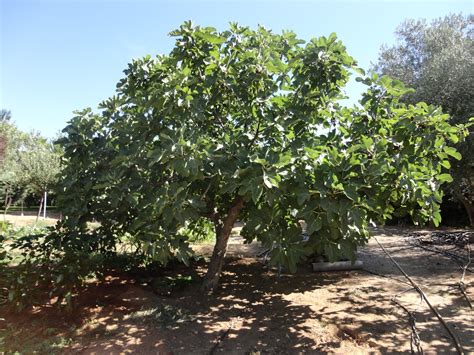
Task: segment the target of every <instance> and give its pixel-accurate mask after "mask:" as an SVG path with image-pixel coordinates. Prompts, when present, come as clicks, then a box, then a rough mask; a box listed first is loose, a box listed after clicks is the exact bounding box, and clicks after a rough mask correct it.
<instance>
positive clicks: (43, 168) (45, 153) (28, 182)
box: [0, 116, 61, 213]
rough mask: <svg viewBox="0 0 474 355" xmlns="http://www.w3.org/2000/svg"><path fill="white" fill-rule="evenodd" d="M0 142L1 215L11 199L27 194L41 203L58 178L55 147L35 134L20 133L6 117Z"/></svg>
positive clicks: (57, 159)
mask: <svg viewBox="0 0 474 355" xmlns="http://www.w3.org/2000/svg"><path fill="white" fill-rule="evenodd" d="M10 117H11V116H10ZM2 137H3V139H2ZM1 142H3V150H2V151H1V153H2V154H1V160H0V168H1V169H0V186H1V188H2V193H1V194H0V198H2V200H3V204H4V212H5V213H6V212H7V210H8V207H9V206H10V205H11V204H12V203H13V202H15V201H14V200H15V197H16V199H17V200H22V199H23V198H24V196H25V195H26V194H28V193H33V194H35V195H36V196H37V197H38V200H40V199H41V201H43V199H42V198H43V196H44V193H45V192H48V191H50V190H51V188H52V187H53V186H54V185H55V184H56V182H57V179H58V173H59V164H60V156H61V152H60V150H58V149H59V147H58V146H56V145H54V144H52V143H50V142H48V140H46V139H45V138H43V137H41V136H40V135H39V134H38V133H25V132H21V131H20V130H19V129H18V128H17V127H16V126H15V125H14V124H13V123H12V122H11V121H10V118H9V119H5V120H3V121H0V144H1ZM0 148H1V147H0ZM40 206H41V203H40Z"/></svg>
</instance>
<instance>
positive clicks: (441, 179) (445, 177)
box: [437, 174, 453, 182]
mask: <svg viewBox="0 0 474 355" xmlns="http://www.w3.org/2000/svg"><path fill="white" fill-rule="evenodd" d="M437 180H438V181H439V182H453V177H452V176H451V175H450V174H440V175H438V176H437Z"/></svg>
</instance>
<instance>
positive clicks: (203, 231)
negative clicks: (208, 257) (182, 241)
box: [179, 218, 216, 243]
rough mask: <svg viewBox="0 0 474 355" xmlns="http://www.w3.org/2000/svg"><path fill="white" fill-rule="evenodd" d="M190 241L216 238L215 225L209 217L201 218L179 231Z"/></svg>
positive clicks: (196, 241) (207, 240)
mask: <svg viewBox="0 0 474 355" xmlns="http://www.w3.org/2000/svg"><path fill="white" fill-rule="evenodd" d="M179 234H180V235H183V236H185V237H186V238H187V239H188V240H189V242H190V243H202V242H212V241H214V240H215V238H216V233H215V231H214V225H213V224H212V222H210V221H209V220H208V219H205V218H200V219H198V220H197V221H194V222H192V223H190V224H189V225H188V226H186V227H185V228H182V229H181V230H180V231H179Z"/></svg>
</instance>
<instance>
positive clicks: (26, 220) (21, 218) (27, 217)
mask: <svg viewBox="0 0 474 355" xmlns="http://www.w3.org/2000/svg"><path fill="white" fill-rule="evenodd" d="M37 213H38V212H31V211H25V212H24V213H23V215H21V212H16V211H15V212H10V213H7V214H6V215H2V216H0V221H7V222H9V223H11V224H13V225H14V226H15V227H24V226H31V225H35V224H39V225H46V226H53V225H55V224H56V222H57V220H58V218H59V214H58V213H57V212H47V213H46V218H43V215H41V216H40V217H39V218H38V220H36V217H37Z"/></svg>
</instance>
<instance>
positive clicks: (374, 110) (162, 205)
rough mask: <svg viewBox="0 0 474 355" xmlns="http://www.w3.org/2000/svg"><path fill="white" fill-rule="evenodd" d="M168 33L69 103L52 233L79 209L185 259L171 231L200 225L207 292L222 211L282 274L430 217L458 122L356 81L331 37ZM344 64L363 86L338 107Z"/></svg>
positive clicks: (160, 257) (243, 30)
mask: <svg viewBox="0 0 474 355" xmlns="http://www.w3.org/2000/svg"><path fill="white" fill-rule="evenodd" d="M171 35H172V36H174V37H176V44H175V46H174V48H173V50H172V51H171V53H170V54H169V55H159V56H156V57H155V58H152V57H150V56H146V57H144V58H141V59H137V60H134V61H133V62H132V63H131V64H129V66H128V68H127V69H126V70H125V77H124V78H123V79H122V80H121V81H120V82H119V83H118V85H117V93H116V95H115V96H113V97H111V98H110V99H108V100H106V101H104V102H103V103H102V104H101V105H100V108H101V112H100V113H99V114H96V113H93V112H92V110H90V109H86V110H84V111H80V112H78V114H77V116H76V117H75V118H74V119H72V120H71V122H70V124H69V126H67V127H66V128H65V130H64V131H63V132H64V133H65V136H64V138H63V139H62V140H61V144H62V147H63V149H64V152H65V162H66V164H65V166H64V170H63V180H62V187H61V191H60V197H59V204H60V205H61V208H62V210H63V212H64V217H65V220H64V224H63V227H64V228H65V229H66V230H70V231H73V230H76V231H77V230H79V231H80V230H83V231H84V230H85V229H86V222H87V221H88V220H91V219H95V220H97V221H99V222H100V223H101V224H102V227H101V233H104V234H110V235H112V234H114V235H120V234H121V233H125V232H127V233H129V234H131V235H134V236H135V237H136V238H137V239H139V240H141V242H142V245H143V248H144V250H145V251H146V252H148V253H150V255H152V256H153V257H154V258H155V259H156V260H157V261H159V262H161V263H166V262H167V261H168V260H169V259H170V258H171V257H176V258H178V259H180V260H182V261H183V262H187V257H188V252H189V246H188V242H187V240H186V237H185V235H184V234H183V233H182V230H183V228H192V227H193V225H196V224H199V223H200V221H203V220H205V221H208V223H212V224H213V226H214V230H215V235H216V242H215V247H214V251H213V254H212V257H211V260H210V264H209V267H208V271H207V274H206V276H205V279H204V283H203V288H204V289H205V290H213V289H215V288H216V286H217V285H218V280H219V275H220V272H221V269H222V265H223V260H224V256H225V253H226V248H227V243H228V240H229V236H230V234H231V230H232V228H233V225H234V223H235V222H236V221H237V220H239V221H241V222H243V223H244V227H243V230H242V235H243V236H244V238H245V239H246V241H247V242H250V241H252V240H255V239H257V240H258V241H260V242H261V243H263V245H265V246H267V247H268V248H269V249H270V250H271V260H270V261H271V263H273V264H275V265H283V266H285V267H286V268H287V269H288V270H289V271H295V269H296V263H297V262H298V260H301V259H302V258H304V257H305V256H306V255H308V254H310V253H314V252H317V253H321V254H325V255H326V256H328V258H329V259H330V260H335V259H337V258H338V257H340V256H347V257H349V258H352V259H353V258H354V252H355V250H356V248H357V246H359V245H362V244H364V243H365V242H366V241H367V240H368V237H369V234H368V225H369V223H370V222H377V221H382V222H383V221H384V220H385V219H386V218H388V217H390V216H391V214H392V213H393V211H394V210H395V209H397V208H406V209H408V212H409V213H411V214H412V215H413V218H414V219H415V220H416V221H418V222H420V223H421V222H423V221H426V220H429V219H432V220H433V221H434V223H435V224H437V223H439V221H440V214H439V203H440V202H441V199H442V193H441V192H440V190H439V187H440V185H441V184H442V183H444V182H446V181H450V180H451V177H450V175H449V174H447V173H445V172H444V170H446V167H447V159H448V157H449V156H453V157H455V158H459V154H458V153H457V151H456V150H455V149H454V148H452V147H451V146H450V145H449V144H450V141H453V140H455V139H460V138H462V137H463V136H464V134H465V129H464V128H463V127H453V126H451V125H450V124H449V123H448V119H449V117H448V116H447V115H444V114H442V112H441V111H440V110H439V109H438V108H436V107H432V106H428V105H426V104H424V103H421V104H417V105H414V106H406V105H404V104H402V103H400V102H399V97H400V96H401V95H403V94H405V93H406V92H407V91H408V90H407V89H406V88H405V87H404V86H403V85H402V84H401V83H400V82H396V81H393V80H391V79H390V78H388V77H381V78H379V77H378V76H377V75H375V74H374V75H368V76H365V74H364V73H363V71H362V70H360V69H358V68H357V66H356V62H355V61H354V59H353V58H351V57H350V56H349V55H348V54H347V53H346V49H345V47H344V46H343V44H342V43H341V42H340V41H339V40H337V38H336V35H334V34H331V35H330V36H329V37H327V38H326V37H321V38H315V39H312V40H310V41H309V42H307V43H305V42H304V41H302V40H300V39H298V38H297V37H296V35H295V34H294V33H293V32H283V33H282V34H274V33H273V32H271V31H270V30H267V29H265V28H263V27H259V28H257V29H256V30H252V29H250V28H247V27H239V26H238V25H236V24H231V25H230V29H229V30H227V31H224V32H218V31H216V30H215V29H214V28H210V27H206V28H202V27H194V26H193V25H192V24H191V23H189V22H187V23H184V24H183V25H182V26H181V27H180V29H178V30H176V31H173V32H172V33H171ZM351 70H356V71H358V72H359V73H361V74H362V77H361V78H359V80H361V81H363V82H364V83H365V84H366V85H367V86H368V87H367V91H366V93H365V94H364V95H363V97H362V99H361V103H360V105H359V106H357V107H353V108H347V107H342V106H340V105H339V103H338V100H339V99H341V98H342V97H343V96H344V95H343V88H344V85H345V84H346V83H347V81H348V78H349V74H350V71H351ZM414 204H416V207H414ZM302 221H305V222H306V226H307V227H306V231H305V232H306V234H307V235H308V237H309V238H307V240H303V239H302V237H301V235H302V224H301V222H302ZM112 238H113V236H112Z"/></svg>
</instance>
